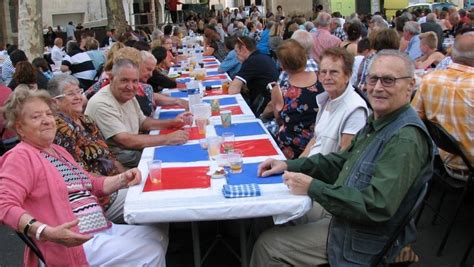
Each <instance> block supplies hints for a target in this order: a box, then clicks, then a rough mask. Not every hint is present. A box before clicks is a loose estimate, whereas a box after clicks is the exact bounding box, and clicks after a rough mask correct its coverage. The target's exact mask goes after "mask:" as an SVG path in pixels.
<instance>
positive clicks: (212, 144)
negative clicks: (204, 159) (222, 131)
mask: <svg viewBox="0 0 474 267" xmlns="http://www.w3.org/2000/svg"><path fill="white" fill-rule="evenodd" d="M221 142H222V141H221V138H220V137H219V136H210V137H208V138H207V152H208V153H209V158H210V159H215V157H216V156H217V155H219V154H220V152H221Z"/></svg>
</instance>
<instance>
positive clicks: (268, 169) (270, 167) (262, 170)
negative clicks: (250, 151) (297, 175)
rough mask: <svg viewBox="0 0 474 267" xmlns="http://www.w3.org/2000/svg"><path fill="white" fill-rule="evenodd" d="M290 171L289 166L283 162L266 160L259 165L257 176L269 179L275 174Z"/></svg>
mask: <svg viewBox="0 0 474 267" xmlns="http://www.w3.org/2000/svg"><path fill="white" fill-rule="evenodd" d="M287 169H288V165H286V163H285V162H284V161H282V160H276V159H266V160H265V161H264V162H262V163H260V165H258V171H257V175H258V176H260V177H267V176H270V175H274V174H279V173H282V172H284V171H286V170H287Z"/></svg>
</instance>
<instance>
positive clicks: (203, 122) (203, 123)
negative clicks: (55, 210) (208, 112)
mask: <svg viewBox="0 0 474 267" xmlns="http://www.w3.org/2000/svg"><path fill="white" fill-rule="evenodd" d="M196 125H197V127H198V132H199V134H201V135H206V127H207V119H203V118H199V119H198V118H196Z"/></svg>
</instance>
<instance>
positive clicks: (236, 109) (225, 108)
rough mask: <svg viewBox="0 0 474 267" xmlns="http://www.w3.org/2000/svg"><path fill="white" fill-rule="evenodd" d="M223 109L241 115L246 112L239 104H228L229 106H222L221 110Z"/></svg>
mask: <svg viewBox="0 0 474 267" xmlns="http://www.w3.org/2000/svg"><path fill="white" fill-rule="evenodd" d="M223 110H230V111H232V115H241V114H244V113H243V112H242V109H241V108H240V107H239V106H228V107H221V111H223Z"/></svg>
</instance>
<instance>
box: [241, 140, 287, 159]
mask: <svg viewBox="0 0 474 267" xmlns="http://www.w3.org/2000/svg"><path fill="white" fill-rule="evenodd" d="M234 148H235V149H240V150H242V153H243V154H244V157H260V156H273V155H278V152H277V151H276V150H275V148H274V147H273V145H272V143H271V142H270V140H269V139H257V140H245V141H235V142H234Z"/></svg>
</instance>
